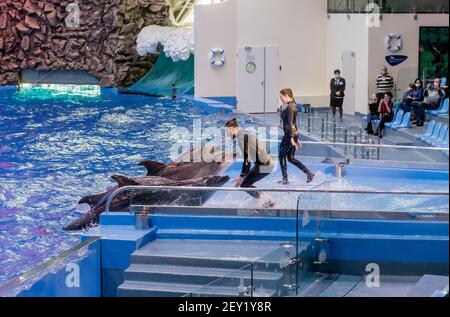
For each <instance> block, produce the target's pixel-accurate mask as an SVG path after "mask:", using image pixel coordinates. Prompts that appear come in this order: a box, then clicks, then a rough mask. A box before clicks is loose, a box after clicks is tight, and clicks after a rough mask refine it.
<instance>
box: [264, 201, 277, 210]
mask: <svg viewBox="0 0 450 317" xmlns="http://www.w3.org/2000/svg"><path fill="white" fill-rule="evenodd" d="M273 207H275V202H273V201H272V200H268V201H266V202H265V203H264V204H263V208H266V209H270V208H273Z"/></svg>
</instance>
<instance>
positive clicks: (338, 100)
mask: <svg viewBox="0 0 450 317" xmlns="http://www.w3.org/2000/svg"><path fill="white" fill-rule="evenodd" d="M345 87H346V82H345V79H344V78H342V77H341V71H340V70H339V69H336V70H335V71H334V78H333V79H332V80H331V82H330V90H331V94H330V97H331V98H330V106H331V109H332V111H333V120H336V108H338V109H339V115H340V117H341V120H342V117H343V114H344V110H343V108H342V107H343V105H344V97H345Z"/></svg>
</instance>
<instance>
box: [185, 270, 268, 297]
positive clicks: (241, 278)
mask: <svg viewBox="0 0 450 317" xmlns="http://www.w3.org/2000/svg"><path fill="white" fill-rule="evenodd" d="M206 270H210V271H213V269H206ZM216 271H217V272H216V274H215V275H216V276H218V277H217V278H216V279H214V280H213V281H212V282H210V283H208V284H206V285H204V286H201V285H199V287H198V288H197V289H195V290H193V291H192V292H190V293H188V294H186V295H184V296H183V297H253V296H257V297H260V296H259V295H258V294H257V293H255V290H254V287H253V284H252V282H253V264H252V263H249V264H247V265H245V266H243V267H241V268H240V269H230V270H229V272H224V270H223V269H217V270H216ZM220 274H223V277H220ZM213 275H214V274H212V276H213Z"/></svg>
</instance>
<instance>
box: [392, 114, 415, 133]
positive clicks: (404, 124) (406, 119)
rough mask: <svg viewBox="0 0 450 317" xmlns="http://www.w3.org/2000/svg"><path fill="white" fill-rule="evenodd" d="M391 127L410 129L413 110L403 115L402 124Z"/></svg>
mask: <svg viewBox="0 0 450 317" xmlns="http://www.w3.org/2000/svg"><path fill="white" fill-rule="evenodd" d="M391 128H392V129H394V130H399V129H410V128H411V112H407V113H405V115H404V116H403V120H402V122H401V123H400V124H395V125H392V126H391Z"/></svg>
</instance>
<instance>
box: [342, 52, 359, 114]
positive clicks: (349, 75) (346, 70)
mask: <svg viewBox="0 0 450 317" xmlns="http://www.w3.org/2000/svg"><path fill="white" fill-rule="evenodd" d="M342 77H344V78H345V80H346V82H347V87H346V89H345V99H344V113H345V114H347V115H352V116H353V115H355V109H356V105H355V100H356V98H355V91H356V87H355V85H356V80H355V79H356V54H355V53H354V52H351V51H344V52H343V53H342Z"/></svg>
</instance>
